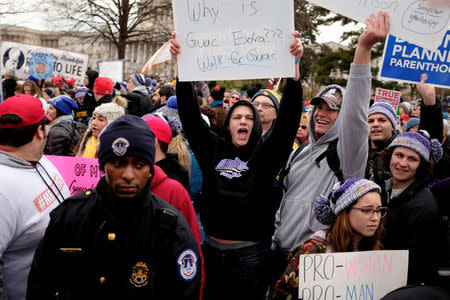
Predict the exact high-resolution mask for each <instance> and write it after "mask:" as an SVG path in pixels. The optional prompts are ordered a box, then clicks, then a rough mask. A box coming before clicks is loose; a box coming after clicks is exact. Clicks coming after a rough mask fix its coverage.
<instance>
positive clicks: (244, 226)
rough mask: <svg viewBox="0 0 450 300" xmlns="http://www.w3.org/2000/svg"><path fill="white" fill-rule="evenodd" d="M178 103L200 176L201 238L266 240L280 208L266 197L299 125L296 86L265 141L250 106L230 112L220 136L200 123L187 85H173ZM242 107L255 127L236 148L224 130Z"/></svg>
mask: <svg viewBox="0 0 450 300" xmlns="http://www.w3.org/2000/svg"><path fill="white" fill-rule="evenodd" d="M177 100H178V112H179V114H180V119H181V122H182V124H183V129H184V131H185V134H186V137H187V139H188V141H189V145H190V146H191V149H192V150H193V152H194V154H195V157H196V158H197V161H198V163H199V166H200V169H201V171H202V174H203V186H202V197H201V199H202V200H201V203H200V212H201V218H202V223H203V226H204V229H205V233H206V234H208V235H211V236H214V237H217V238H221V239H227V240H242V241H262V240H266V239H268V238H270V237H271V236H272V234H273V230H274V220H275V213H276V210H277V209H278V207H279V205H280V203H279V199H278V201H277V200H274V199H272V197H271V196H270V195H271V189H272V186H273V182H274V180H275V177H276V175H277V173H278V172H279V170H280V169H281V166H282V164H283V162H284V161H285V160H286V159H287V158H288V156H289V153H290V152H291V148H292V143H293V141H294V138H295V135H296V133H297V128H298V124H299V122H300V116H301V111H302V87H301V84H300V82H299V81H297V82H296V81H293V80H292V79H288V80H287V83H286V85H285V88H284V93H283V98H282V100H281V104H280V110H279V113H278V118H277V119H276V123H275V126H274V129H273V132H272V134H271V135H270V137H268V138H267V139H266V140H265V141H262V140H261V132H262V130H261V121H260V119H259V114H258V111H257V110H256V109H255V108H254V106H253V105H252V104H251V103H250V102H247V101H242V100H241V101H238V102H237V103H236V104H235V105H233V106H232V107H231V108H230V110H229V112H228V114H227V116H226V118H225V121H224V125H223V131H222V133H221V134H220V135H219V134H215V133H214V132H212V131H211V130H210V129H209V127H208V125H207V124H206V122H205V121H204V120H203V118H202V117H201V115H200V107H199V105H198V102H197V96H196V94H195V92H194V89H193V86H192V84H191V83H189V82H177ZM242 105H245V106H247V107H249V108H250V109H251V110H252V111H253V113H254V126H253V128H252V132H251V133H250V137H249V140H248V142H247V144H246V145H245V146H242V147H236V146H235V145H234V144H233V143H232V141H231V136H230V133H229V130H228V129H227V127H228V125H229V123H230V116H231V114H232V113H233V111H234V110H235V109H236V108H237V107H240V106H242Z"/></svg>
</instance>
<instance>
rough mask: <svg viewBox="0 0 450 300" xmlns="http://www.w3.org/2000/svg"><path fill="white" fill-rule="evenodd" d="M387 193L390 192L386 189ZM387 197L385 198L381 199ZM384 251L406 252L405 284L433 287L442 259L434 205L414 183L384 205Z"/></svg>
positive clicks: (441, 238) (430, 196)
mask: <svg viewBox="0 0 450 300" xmlns="http://www.w3.org/2000/svg"><path fill="white" fill-rule="evenodd" d="M386 190H387V193H390V192H391V191H392V188H391V187H389V186H388V185H387V187H386ZM384 196H385V197H388V195H384ZM388 207H389V211H388V214H387V216H386V224H385V229H386V235H385V237H384V239H383V241H382V243H383V246H384V248H385V249H386V250H409V267H408V284H421V283H426V284H429V283H434V282H435V278H436V275H435V274H436V273H435V269H436V267H438V265H439V263H440V260H441V258H442V256H441V252H440V249H439V248H440V246H439V245H440V243H442V241H444V239H445V237H444V236H441V234H442V232H441V231H440V223H439V215H438V208H437V201H436V199H435V198H434V196H433V194H432V193H431V192H430V191H429V190H428V188H427V187H426V186H425V183H424V182H423V181H422V182H419V181H415V182H413V183H411V184H410V185H409V186H408V187H407V188H406V189H405V190H404V191H403V192H402V193H401V194H400V195H398V196H397V197H394V198H392V199H391V200H390V201H389V204H388Z"/></svg>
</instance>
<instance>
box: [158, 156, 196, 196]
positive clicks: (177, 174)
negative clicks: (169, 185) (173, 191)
mask: <svg viewBox="0 0 450 300" xmlns="http://www.w3.org/2000/svg"><path fill="white" fill-rule="evenodd" d="M155 165H157V166H158V167H160V168H161V169H162V170H163V171H164V173H166V174H167V177H169V178H171V179H174V180H176V181H178V182H179V183H181V184H182V185H183V187H184V188H185V189H186V191H188V192H189V173H188V170H186V168H185V167H184V166H182V165H181V164H180V163H179V162H178V155H177V154H175V153H170V152H167V153H166V158H164V159H161V160H159V161H157V162H156V163H155Z"/></svg>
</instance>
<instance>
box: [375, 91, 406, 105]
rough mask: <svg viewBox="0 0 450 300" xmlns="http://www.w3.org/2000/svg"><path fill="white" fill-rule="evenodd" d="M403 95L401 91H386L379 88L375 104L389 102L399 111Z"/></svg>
mask: <svg viewBox="0 0 450 300" xmlns="http://www.w3.org/2000/svg"><path fill="white" fill-rule="evenodd" d="M401 96H402V93H401V92H399V91H393V90H386V89H382V88H377V89H376V90H375V102H379V101H387V102H389V104H390V105H391V106H392V107H393V108H394V111H397V109H398V105H399V103H400V97H401Z"/></svg>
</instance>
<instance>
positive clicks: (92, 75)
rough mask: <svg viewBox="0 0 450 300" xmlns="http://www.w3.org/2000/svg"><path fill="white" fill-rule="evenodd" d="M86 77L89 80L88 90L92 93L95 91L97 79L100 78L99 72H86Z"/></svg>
mask: <svg viewBox="0 0 450 300" xmlns="http://www.w3.org/2000/svg"><path fill="white" fill-rule="evenodd" d="M86 75H87V77H88V78H89V84H88V86H87V88H88V89H89V90H90V91H93V90H94V83H95V79H97V77H98V72H97V71H94V70H89V71H86Z"/></svg>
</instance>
